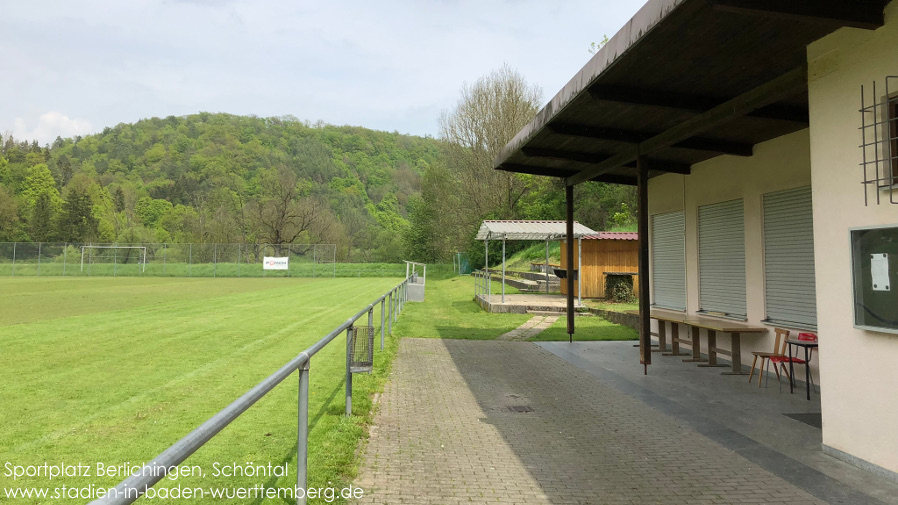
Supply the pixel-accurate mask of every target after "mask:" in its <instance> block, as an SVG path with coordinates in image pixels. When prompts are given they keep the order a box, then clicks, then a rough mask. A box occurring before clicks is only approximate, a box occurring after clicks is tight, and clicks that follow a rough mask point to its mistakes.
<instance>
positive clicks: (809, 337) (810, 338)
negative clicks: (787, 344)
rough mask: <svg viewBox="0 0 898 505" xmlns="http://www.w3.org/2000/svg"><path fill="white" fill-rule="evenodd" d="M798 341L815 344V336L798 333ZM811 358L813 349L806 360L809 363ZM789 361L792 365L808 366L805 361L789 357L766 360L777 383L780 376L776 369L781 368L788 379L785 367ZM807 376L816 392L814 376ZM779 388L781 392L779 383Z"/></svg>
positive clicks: (790, 378)
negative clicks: (771, 364) (770, 365)
mask: <svg viewBox="0 0 898 505" xmlns="http://www.w3.org/2000/svg"><path fill="white" fill-rule="evenodd" d="M798 340H804V341H808V342H816V341H817V335H816V334H815V333H799V334H798ZM813 358H814V349H813V348H811V349H810V353H809V354H808V360H809V361H810V360H811V359H813ZM790 361H791V362H792V363H793V365H804V366H808V363H807V362H806V361H805V360H803V359H801V358H796V357H792V358H790V357H789V356H773V357H771V358H770V359H769V360H768V363H773V370H774V371H775V372H776V379H777V382H779V376H780V374H779V371H778V369H777V367H779V366H782V367H783V373H784V374H785V375H786V377H789V372H788V371H787V369H786V365H788V364H789V362H790ZM808 375H809V376H810V378H811V387H812V388H814V391H815V392H816V391H817V386H815V385H814V374H808ZM789 380H790V381H791V380H792V377H789ZM780 388H781V389H780V390H781V391H782V383H780Z"/></svg>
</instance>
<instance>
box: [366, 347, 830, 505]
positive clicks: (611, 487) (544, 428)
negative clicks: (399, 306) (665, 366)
mask: <svg viewBox="0 0 898 505" xmlns="http://www.w3.org/2000/svg"><path fill="white" fill-rule="evenodd" d="M510 407H512V408H514V407H517V408H518V409H517V410H529V409H532V411H529V412H515V411H514V410H513V409H512V408H510ZM355 484H356V485H357V486H360V487H362V488H363V489H364V490H365V497H364V498H363V499H362V500H361V501H360V502H358V503H361V504H404V503H414V504H447V505H451V504H461V503H499V504H516V503H526V504H543V503H545V504H548V503H552V504H648V503H664V504H679V503H682V504H718V503H724V504H747V503H764V504H792V505H800V504H811V503H814V504H817V503H824V502H822V501H819V500H817V499H815V498H814V497H813V496H811V495H809V494H807V493H805V492H804V491H802V490H801V489H798V488H797V487H795V486H793V485H791V484H789V483H788V482H786V481H785V480H783V479H781V478H779V477H777V476H775V475H773V474H772V473H770V472H768V471H766V470H764V469H762V468H760V467H758V466H757V465H756V464H754V463H752V462H750V461H748V460H747V459H745V458H743V457H742V456H740V455H738V454H736V453H735V452H733V451H731V450H729V449H726V448H724V447H723V446H722V445H719V444H717V443H716V442H714V441H712V440H710V439H708V438H706V437H705V436H703V435H700V434H698V433H696V432H695V431H693V430H691V429H689V428H688V427H686V426H685V425H684V424H683V423H681V422H679V421H678V420H676V419H674V418H672V417H669V416H667V415H665V414H663V413H661V412H659V411H657V410H655V409H653V408H652V407H650V406H648V405H646V404H645V403H643V402H641V401H639V400H636V399H634V398H633V397H630V396H628V395H626V394H624V393H621V392H619V391H617V390H615V389H612V388H610V387H608V386H606V385H603V384H602V382H601V381H600V380H598V379H597V378H595V377H594V376H592V375H590V374H588V373H587V372H585V371H583V370H581V369H579V368H577V367H576V366H573V365H571V364H569V363H567V362H565V361H564V360H562V359H560V358H558V357H557V356H555V355H553V354H552V353H549V352H548V351H546V350H544V349H542V348H540V347H538V346H536V345H533V344H532V343H526V342H501V341H463V340H439V339H404V340H402V342H401V344H400V347H399V353H398V356H397V358H396V361H395V364H394V371H393V375H392V377H391V380H390V381H389V382H388V384H387V387H386V390H385V392H384V394H383V395H382V396H381V399H380V403H379V407H378V412H377V414H376V416H375V423H374V426H372V429H371V437H370V439H369V441H368V443H367V445H366V447H365V450H364V454H363V462H362V467H361V469H360V473H359V476H358V478H357V479H356V481H355Z"/></svg>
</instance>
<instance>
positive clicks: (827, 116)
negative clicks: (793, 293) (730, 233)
mask: <svg viewBox="0 0 898 505" xmlns="http://www.w3.org/2000/svg"><path fill="white" fill-rule="evenodd" d="M896 48H898V2H892V3H891V4H889V6H888V7H887V9H886V25H885V26H884V27H882V28H880V29H878V30H876V31H875V32H871V31H866V30H858V29H847V28H846V29H842V30H839V31H838V32H835V33H833V34H831V35H829V36H828V37H826V38H824V39H822V40H819V41H817V42H815V43H814V44H812V45H811V46H810V47H809V48H808V61H809V84H808V89H809V105H810V118H811V128H810V148H811V164H812V170H811V178H812V182H813V201H814V223H815V226H814V241H815V243H816V252H815V256H816V276H817V317H818V329H819V334H820V339H821V344H820V345H821V352H820V366H821V369H822V373H823V381H825V382H824V384H825V388H824V389H823V393H822V398H821V401H822V408H823V443H824V445H825V446H829V447H832V448H835V449H837V450H839V451H843V452H845V453H847V454H849V455H850V456H853V457H855V458H859V459H861V460H864V461H866V462H870V463H873V464H875V465H878V466H880V467H882V468H885V469H887V470H890V471H892V472H898V430H896V429H895V426H896V423H898V396H896V395H895V391H896V390H898V335H890V334H885V333H878V332H871V331H864V330H858V329H855V328H854V327H853V317H854V316H853V311H852V284H851V257H850V249H849V245H848V244H849V229H850V228H852V227H861V226H874V225H886V224H891V225H898V205H891V204H889V203H888V202H887V201H886V202H884V203H882V204H880V205H876V204H875V203H872V204H871V205H870V206H864V194H863V189H862V188H861V184H860V182H861V180H862V172H861V169H860V167H859V166H858V164H859V163H860V162H861V151H860V149H859V148H858V145H859V144H860V143H861V135H860V132H859V131H858V127H859V126H860V114H859V112H858V109H859V108H860V92H861V85H864V86H865V88H866V89H867V91H868V93H869V90H870V86H871V84H872V83H873V82H874V81H876V85H877V88H878V89H880V90H882V89H884V78H885V76H887V75H898V49H896ZM869 96H870V95H868V99H869ZM868 195H869V196H870V197H871V198H872V197H874V194H873V193H872V191H871V192H870V193H869V194H868ZM881 196H883V197H885V198H886V200H887V199H888V195H887V194H884V193H883V194H882V195H881Z"/></svg>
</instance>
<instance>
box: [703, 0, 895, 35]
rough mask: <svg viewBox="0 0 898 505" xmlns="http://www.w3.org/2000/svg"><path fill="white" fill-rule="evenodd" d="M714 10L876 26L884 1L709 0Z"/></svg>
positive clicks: (869, 26) (867, 26)
mask: <svg viewBox="0 0 898 505" xmlns="http://www.w3.org/2000/svg"><path fill="white" fill-rule="evenodd" d="M709 1H710V3H711V4H712V5H713V6H714V8H715V9H716V10H720V11H726V12H737V13H740V14H750V15H760V16H766V17H778V18H790V19H798V20H805V21H808V20H810V21H828V22H832V23H834V24H837V25H839V26H851V27H854V28H863V29H867V30H875V29H876V28H879V27H881V26H882V25H883V24H884V23H885V18H884V15H883V2H881V1H876V0H873V1H869V0H868V1H863V0H861V1H854V2H844V1H838V0H787V1H784V0H709Z"/></svg>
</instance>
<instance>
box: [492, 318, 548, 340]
mask: <svg viewBox="0 0 898 505" xmlns="http://www.w3.org/2000/svg"><path fill="white" fill-rule="evenodd" d="M555 321H558V316H533V317H531V318H530V319H528V320H527V322H526V323H524V324H522V325H520V326H518V327H517V328H515V329H513V330H511V331H509V332H508V333H503V334H502V335H499V337H498V338H497V340H512V341H524V340H527V339H528V338H530V337H533V336H536V335H539V334H540V333H542V331H543V330H545V329H546V328H548V327H549V326H552V325H553V324H555Z"/></svg>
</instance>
